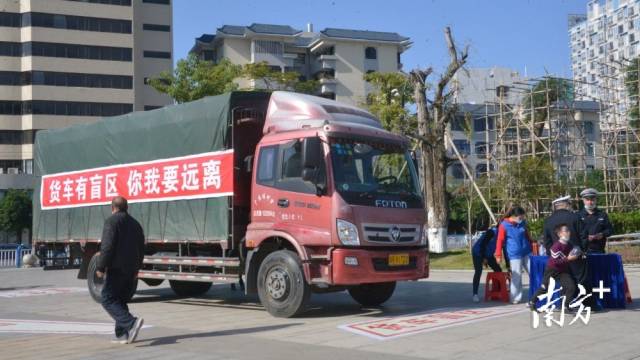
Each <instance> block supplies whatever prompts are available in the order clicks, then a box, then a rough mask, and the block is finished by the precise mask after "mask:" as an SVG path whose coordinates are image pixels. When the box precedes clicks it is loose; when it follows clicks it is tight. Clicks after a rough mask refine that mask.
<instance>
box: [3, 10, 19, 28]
mask: <svg viewBox="0 0 640 360" xmlns="http://www.w3.org/2000/svg"><path fill="white" fill-rule="evenodd" d="M0 26H4V27H20V14H18V13H9V12H0Z"/></svg>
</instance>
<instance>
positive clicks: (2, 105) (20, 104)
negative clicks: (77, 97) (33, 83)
mask: <svg viewBox="0 0 640 360" xmlns="http://www.w3.org/2000/svg"><path fill="white" fill-rule="evenodd" d="M131 111H133V105H132V104H122V103H92V102H72V101H47V100H28V101H0V114H4V115H30V114H34V115H71V116H116V115H122V114H126V113H129V112H131Z"/></svg>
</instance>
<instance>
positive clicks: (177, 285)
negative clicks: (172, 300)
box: [169, 280, 211, 297]
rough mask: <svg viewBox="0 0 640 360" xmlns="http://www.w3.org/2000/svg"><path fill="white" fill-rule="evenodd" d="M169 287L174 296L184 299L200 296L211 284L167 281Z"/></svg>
mask: <svg viewBox="0 0 640 360" xmlns="http://www.w3.org/2000/svg"><path fill="white" fill-rule="evenodd" d="M169 285H170V286H171V290H173V292H174V293H176V295H178V296H185V297H190V296H198V295H202V294H204V293H206V292H207V291H209V289H210V288H211V283H209V282H198V281H180V280H169Z"/></svg>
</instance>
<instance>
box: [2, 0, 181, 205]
mask: <svg viewBox="0 0 640 360" xmlns="http://www.w3.org/2000/svg"><path fill="white" fill-rule="evenodd" d="M172 25H173V24H172V7H171V2H170V0H0V172H1V174H0V192H1V191H2V189H7V188H14V187H18V188H29V187H30V185H31V182H32V181H33V179H31V178H30V177H29V176H28V175H26V176H20V175H16V174H31V173H32V170H33V160H32V159H33V142H34V138H35V134H36V132H37V131H38V130H41V129H51V128H59V127H64V126H68V125H73V124H81V123H87V122H92V121H95V120H97V119H98V118H100V117H103V116H114V115H121V114H125V113H128V112H131V111H134V110H136V111H137V110H148V109H152V108H156V107H161V106H164V105H166V104H169V103H171V99H170V98H169V97H167V96H165V95H162V94H159V93H157V92H156V91H155V90H153V88H151V87H150V86H148V85H146V84H145V82H146V81H145V79H146V78H147V77H150V76H154V75H157V74H158V73H159V72H161V71H163V70H171V69H172V67H173V61H172V48H173V35H172V30H173V29H172ZM78 151H79V152H81V151H82V149H78Z"/></svg>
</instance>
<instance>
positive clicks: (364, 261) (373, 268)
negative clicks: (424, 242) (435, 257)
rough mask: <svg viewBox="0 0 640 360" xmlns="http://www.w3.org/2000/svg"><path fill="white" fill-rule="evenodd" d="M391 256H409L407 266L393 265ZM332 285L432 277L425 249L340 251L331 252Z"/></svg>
mask: <svg viewBox="0 0 640 360" xmlns="http://www.w3.org/2000/svg"><path fill="white" fill-rule="evenodd" d="M390 255H399V256H408V257H409V264H408V265H390ZM331 272H332V283H333V285H358V284H367V283H378V282H388V281H402V280H418V279H422V278H426V277H428V276H429V263H428V253H427V249H426V248H420V249H410V250H389V249H382V250H369V249H349V248H338V249H334V250H333V251H332V252H331Z"/></svg>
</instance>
